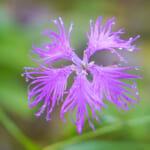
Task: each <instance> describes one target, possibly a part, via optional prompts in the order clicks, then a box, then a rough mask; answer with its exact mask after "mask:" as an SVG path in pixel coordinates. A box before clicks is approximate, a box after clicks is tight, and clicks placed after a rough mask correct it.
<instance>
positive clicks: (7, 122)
mask: <svg viewBox="0 0 150 150" xmlns="http://www.w3.org/2000/svg"><path fill="white" fill-rule="evenodd" d="M0 122H1V123H2V125H3V126H4V127H5V129H6V130H7V131H8V132H9V133H10V134H11V135H12V136H13V137H14V138H15V139H16V140H17V141H18V142H19V143H20V144H21V145H22V146H23V147H24V148H25V149H26V150H40V148H39V147H38V146H37V145H36V144H35V143H34V142H32V140H31V139H29V138H28V137H27V136H25V135H24V134H23V132H22V131H21V130H20V129H19V128H18V127H17V126H16V124H15V123H14V122H13V121H12V120H11V119H10V118H9V117H8V116H7V115H6V114H5V112H4V111H3V110H2V109H1V108H0Z"/></svg>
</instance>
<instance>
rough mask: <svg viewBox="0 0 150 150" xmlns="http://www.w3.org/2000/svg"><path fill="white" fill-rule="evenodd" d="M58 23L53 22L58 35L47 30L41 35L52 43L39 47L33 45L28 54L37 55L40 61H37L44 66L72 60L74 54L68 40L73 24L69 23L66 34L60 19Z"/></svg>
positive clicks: (56, 21)
mask: <svg viewBox="0 0 150 150" xmlns="http://www.w3.org/2000/svg"><path fill="white" fill-rule="evenodd" d="M59 21H60V23H59ZM59 21H58V20H53V22H54V23H55V24H56V26H57V28H58V30H59V34H58V33H56V32H54V31H49V30H45V31H44V32H43V33H42V34H43V35H46V36H48V37H49V38H50V39H51V41H52V43H47V44H42V46H41V47H35V46H34V44H33V50H31V51H30V52H31V53H36V54H38V56H39V57H40V59H39V60H37V61H43V62H44V64H48V63H49V62H50V63H53V62H55V61H57V60H59V59H68V60H72V55H73V54H74V52H73V50H72V48H71V47H70V44H69V38H70V34H71V30H72V26H73V24H72V23H71V25H70V29H69V32H68V34H67V33H66V30H65V27H64V23H63V20H62V18H61V17H60V18H59Z"/></svg>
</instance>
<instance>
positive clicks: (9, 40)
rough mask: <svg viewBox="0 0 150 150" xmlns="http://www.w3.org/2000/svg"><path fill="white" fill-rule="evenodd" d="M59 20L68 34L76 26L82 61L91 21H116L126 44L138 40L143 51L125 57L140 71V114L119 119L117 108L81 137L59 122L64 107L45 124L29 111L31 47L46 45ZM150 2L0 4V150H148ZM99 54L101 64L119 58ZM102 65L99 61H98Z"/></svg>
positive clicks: (12, 0)
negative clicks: (27, 68)
mask: <svg viewBox="0 0 150 150" xmlns="http://www.w3.org/2000/svg"><path fill="white" fill-rule="evenodd" d="M59 16H61V17H62V18H63V20H64V22H65V25H66V27H67V28H68V27H69V25H70V22H71V21H73V22H74V28H73V31H72V34H71V41H70V42H71V45H72V47H74V48H75V49H76V52H77V54H78V55H80V56H82V52H83V50H84V48H85V46H86V43H87V38H86V34H85V32H86V31H87V30H89V20H90V19H93V20H94V21H95V20H96V18H97V17H98V16H103V23H104V22H106V20H108V19H109V18H111V17H113V16H115V17H116V25H115V27H114V28H113V30H114V31H115V30H117V29H119V28H122V27H125V32H126V34H125V35H123V38H124V39H128V38H129V37H130V36H133V37H135V36H136V35H138V34H140V35H141V38H140V39H139V40H138V41H136V44H137V46H138V47H141V51H138V52H133V53H124V54H123V55H125V57H126V58H127V59H128V60H129V65H138V66H141V69H140V70H138V71H136V72H138V73H140V74H141V76H142V77H143V80H137V81H136V83H137V87H138V89H139V93H140V98H141V102H140V103H139V104H137V105H136V108H135V109H134V108H133V109H132V110H131V111H128V112H126V114H125V115H123V114H120V112H119V111H118V110H117V109H116V107H115V106H114V105H113V104H109V103H108V109H106V110H103V115H101V116H100V118H101V121H102V124H101V125H99V124H98V123H96V122H95V121H93V123H94V125H95V126H96V130H97V133H94V132H93V131H91V129H90V128H89V126H88V123H87V121H86V123H85V126H84V129H83V134H82V135H78V134H77V132H76V127H75V126H74V125H73V124H72V122H71V119H70V114H69V113H68V114H67V115H66V116H65V117H66V120H67V122H66V123H64V122H62V121H61V119H60V117H59V111H60V107H55V110H54V112H53V113H52V114H51V118H52V121H49V122H47V121H46V119H45V114H43V116H41V117H39V118H37V117H35V116H34V114H35V113H36V112H37V111H38V109H39V107H40V106H39V105H38V106H36V107H35V108H33V109H30V108H29V107H28V101H27V90H26V87H27V83H26V82H25V79H24V78H22V77H21V73H23V72H24V70H23V67H24V66H37V65H36V64H35V63H34V62H32V61H31V60H30V59H29V58H28V56H27V54H29V50H31V49H32V42H35V44H36V45H37V46H39V45H40V44H41V43H42V42H45V41H48V39H47V38H46V37H44V36H43V35H41V34H40V33H41V32H42V31H43V30H45V29H50V30H55V31H56V27H55V25H54V24H53V23H52V22H51V19H57V18H58V17H59ZM149 16H150V0H110V1H109V0H108V1H107V0H49V1H48V0H5V1H0V150H24V149H27V150H30V149H31V150H36V149H43V150H50V149H61V150H84V149H85V150H114V149H115V150H116V149H118V150H119V149H122V150H124V149H128V150H130V149H132V150H134V149H135V150H145V149H148V150H149V149H150V146H149V144H150V136H149V135H150V100H149V98H150V78H149V75H150V50H149V49H150V19H149ZM111 56H112V54H111V55H110V54H109V53H105V52H104V53H97V55H96V56H95V59H96V60H97V63H103V64H110V63H113V61H116V59H117V58H116V57H115V56H112V57H111ZM98 60H100V61H98Z"/></svg>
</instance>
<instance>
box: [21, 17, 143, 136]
mask: <svg viewBox="0 0 150 150" xmlns="http://www.w3.org/2000/svg"><path fill="white" fill-rule="evenodd" d="M101 20H102V17H98V19H97V20H96V23H95V26H93V23H92V20H90V30H91V33H90V35H89V34H88V33H87V37H88V39H89V42H88V47H87V48H86V49H85V50H84V52H83V60H81V59H80V58H79V57H78V55H77V54H76V53H75V52H74V51H73V50H72V48H71V47H70V44H69V39H70V34H71V31H72V26H73V24H72V23H71V25H70V28H69V32H68V34H67V33H66V29H65V27H64V23H63V20H62V18H61V17H60V18H59V21H58V20H53V22H54V23H55V24H56V26H57V28H58V30H59V33H56V32H54V31H48V30H46V31H44V32H43V34H44V35H46V36H48V37H49V38H50V39H51V42H52V43H47V44H42V46H41V47H35V46H34V45H33V50H32V51H31V53H35V54H38V56H39V59H38V60H36V59H33V58H32V57H30V56H29V57H30V58H31V60H33V61H35V62H36V63H37V64H38V65H39V68H34V67H25V68H24V69H25V73H24V74H22V76H23V75H26V81H27V82H28V81H29V80H30V82H29V84H28V88H27V90H28V101H29V106H30V107H34V106H35V105H37V104H39V103H41V102H42V103H43V105H42V106H41V108H40V110H39V112H38V113H37V114H36V116H40V115H41V114H42V113H43V111H44V110H45V109H47V112H46V114H47V120H50V114H51V112H52V111H53V109H54V107H55V105H56V103H57V105H59V102H60V101H61V102H62V107H61V111H60V117H61V118H62V120H63V121H65V119H64V114H65V113H67V112H68V111H71V119H72V122H73V123H74V124H75V125H76V128H77V132H78V133H79V134H81V133H82V129H83V126H84V123H85V122H86V121H88V124H89V126H90V127H91V128H92V129H93V130H94V131H95V128H94V125H93V124H92V121H91V117H92V118H93V119H96V120H97V121H98V122H100V120H99V117H98V115H97V114H96V112H99V113H102V110H101V109H102V107H104V108H107V106H106V105H105V104H104V102H105V100H107V101H110V102H112V103H114V104H115V105H116V106H117V108H118V109H119V110H120V111H121V109H123V110H129V105H131V106H132V107H135V106H134V104H136V103H138V102H139V101H140V99H139V94H138V90H137V88H136V84H135V81H134V79H141V77H140V75H132V74H129V73H126V72H125V71H128V70H130V69H134V68H135V69H137V67H119V65H113V66H112V65H110V66H106V67H102V66H98V65H96V64H95V63H94V61H92V62H89V60H90V59H89V58H90V57H91V55H93V54H94V53H95V52H97V51H101V50H108V51H110V52H112V53H114V54H116V55H117V56H118V57H119V58H120V60H123V61H124V62H125V61H126V60H125V59H124V58H123V57H122V56H121V55H120V54H119V52H118V51H117V50H118V49H120V50H121V49H124V50H127V51H133V50H138V48H136V46H135V45H132V43H133V42H134V41H135V40H137V39H138V38H139V36H137V37H135V38H130V39H129V40H127V41H126V40H122V39H119V38H118V36H119V35H120V34H123V33H124V32H123V29H120V30H119V31H117V32H112V31H111V29H112V26H113V25H114V24H115V22H114V18H111V19H110V20H108V21H107V22H106V24H105V26H104V27H103V26H102V25H101ZM60 59H68V60H69V61H71V62H72V64H71V65H70V66H65V67H63V68H54V65H51V64H52V63H54V62H56V61H58V60H60ZM71 74H72V75H74V77H73V79H74V81H73V83H72V85H69V86H67V80H68V77H69V76H70V75H71ZM72 75H71V76H70V78H69V79H71V77H72ZM120 108H121V109H120Z"/></svg>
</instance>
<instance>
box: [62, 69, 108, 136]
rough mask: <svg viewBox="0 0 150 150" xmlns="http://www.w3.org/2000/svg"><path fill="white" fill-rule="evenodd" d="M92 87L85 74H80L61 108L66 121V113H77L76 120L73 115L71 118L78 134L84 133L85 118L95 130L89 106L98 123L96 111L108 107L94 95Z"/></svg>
mask: <svg viewBox="0 0 150 150" xmlns="http://www.w3.org/2000/svg"><path fill="white" fill-rule="evenodd" d="M91 85H92V84H91V83H90V82H89V81H88V80H87V78H86V74H85V73H84V72H82V73H81V74H78V75H77V76H76V78H75V81H74V83H73V85H72V87H71V88H70V90H69V94H68V96H67V97H66V99H65V101H64V103H63V105H62V108H61V118H62V119H63V120H64V121H65V119H64V117H63V115H64V113H66V112H67V111H69V110H71V112H74V111H76V118H75V119H74V118H73V116H72V114H71V116H72V117H71V118H72V121H73V123H74V124H75V125H76V126H77V131H78V133H82V128H83V126H84V121H85V117H87V119H88V123H89V125H90V127H91V128H92V129H93V130H95V129H94V126H93V124H92V122H91V120H90V117H89V114H88V111H87V106H88V107H89V108H90V110H91V112H92V115H93V118H95V119H96V120H97V121H99V118H98V116H97V115H96V113H95V110H98V111H101V107H102V106H103V107H106V105H105V104H103V102H102V101H100V100H99V99H98V97H97V96H96V95H94V94H93V91H92V86H91Z"/></svg>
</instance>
